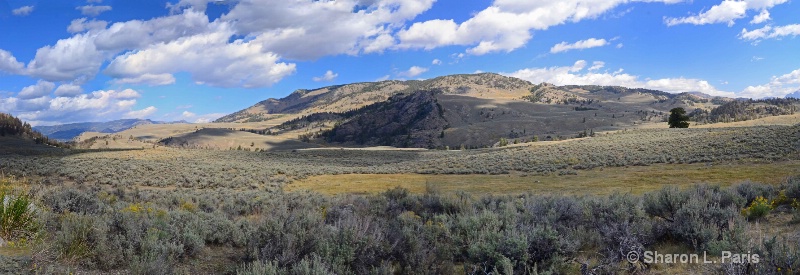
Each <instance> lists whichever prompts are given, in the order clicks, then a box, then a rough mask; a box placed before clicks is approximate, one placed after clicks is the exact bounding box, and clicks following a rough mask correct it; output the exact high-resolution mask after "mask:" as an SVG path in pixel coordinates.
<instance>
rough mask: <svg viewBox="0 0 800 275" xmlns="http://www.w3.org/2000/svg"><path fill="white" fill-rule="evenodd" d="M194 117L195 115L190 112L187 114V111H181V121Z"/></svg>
mask: <svg viewBox="0 0 800 275" xmlns="http://www.w3.org/2000/svg"><path fill="white" fill-rule="evenodd" d="M195 116H196V114H195V113H192V112H189V111H183V113H181V118H183V119H187V118H193V117H195Z"/></svg>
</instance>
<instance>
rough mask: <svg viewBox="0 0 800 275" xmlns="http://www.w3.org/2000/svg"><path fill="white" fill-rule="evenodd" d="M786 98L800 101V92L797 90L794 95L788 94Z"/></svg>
mask: <svg viewBox="0 0 800 275" xmlns="http://www.w3.org/2000/svg"><path fill="white" fill-rule="evenodd" d="M784 98H798V99H800V90H797V91H795V92H794V93H791V94H788V95H786V96H784Z"/></svg>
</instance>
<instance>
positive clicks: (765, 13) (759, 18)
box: [750, 10, 771, 24]
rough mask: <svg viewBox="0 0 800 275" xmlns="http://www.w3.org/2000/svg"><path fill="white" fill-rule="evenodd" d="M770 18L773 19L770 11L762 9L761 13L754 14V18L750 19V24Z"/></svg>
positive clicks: (759, 22)
mask: <svg viewBox="0 0 800 275" xmlns="http://www.w3.org/2000/svg"><path fill="white" fill-rule="evenodd" d="M769 20H771V18H770V17H769V11H768V10H762V11H761V13H759V14H758V15H756V16H753V20H751V21H750V24H761V23H764V22H767V21H769Z"/></svg>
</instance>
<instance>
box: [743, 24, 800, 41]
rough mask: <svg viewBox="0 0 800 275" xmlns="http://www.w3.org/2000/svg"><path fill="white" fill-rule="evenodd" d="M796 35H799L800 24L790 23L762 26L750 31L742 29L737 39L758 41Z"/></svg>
mask: <svg viewBox="0 0 800 275" xmlns="http://www.w3.org/2000/svg"><path fill="white" fill-rule="evenodd" d="M798 35H800V24H792V25H786V26H779V27H772V26H764V27H762V28H759V29H755V30H752V31H748V30H747V29H742V32H740V33H739V39H742V40H750V41H754V42H758V41H761V40H764V39H780V38H783V37H785V36H793V37H794V36H798Z"/></svg>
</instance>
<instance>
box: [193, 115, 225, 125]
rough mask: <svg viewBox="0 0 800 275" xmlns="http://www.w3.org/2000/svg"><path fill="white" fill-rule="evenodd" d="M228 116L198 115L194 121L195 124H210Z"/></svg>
mask: <svg viewBox="0 0 800 275" xmlns="http://www.w3.org/2000/svg"><path fill="white" fill-rule="evenodd" d="M225 115H227V114H225V113H210V114H205V115H198V116H196V118H195V119H194V123H210V122H212V121H214V120H217V119H218V118H221V117H223V116H225Z"/></svg>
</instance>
